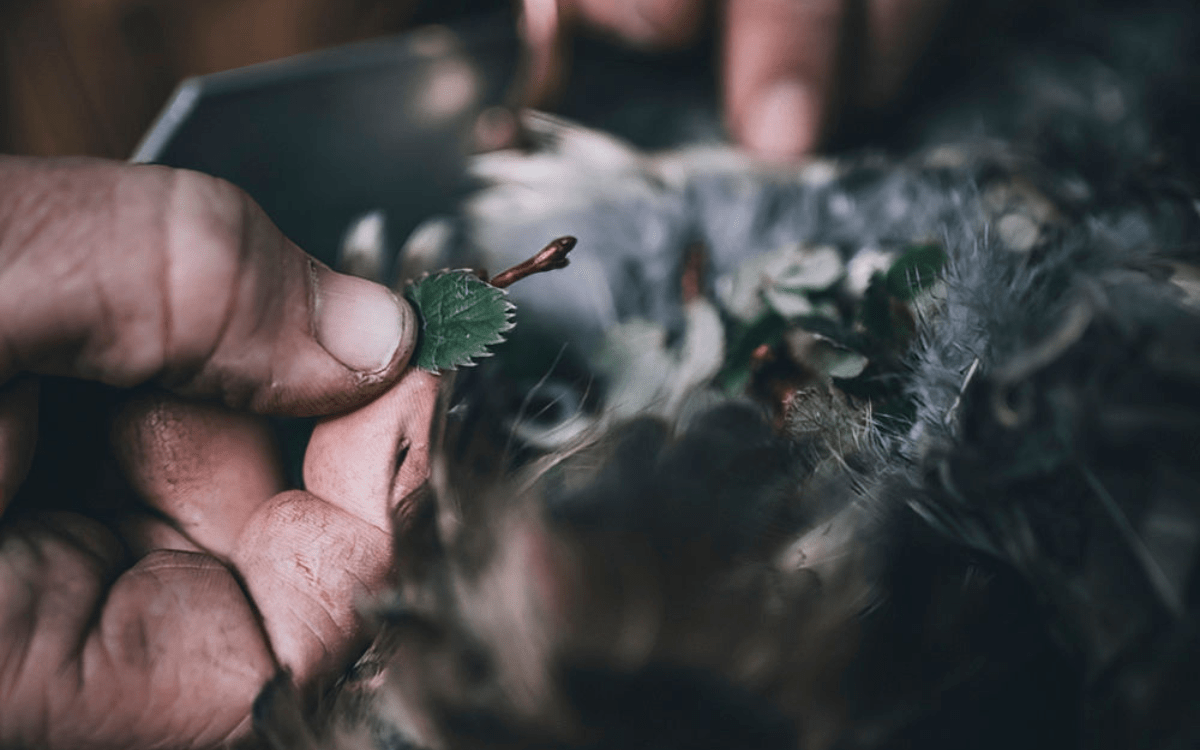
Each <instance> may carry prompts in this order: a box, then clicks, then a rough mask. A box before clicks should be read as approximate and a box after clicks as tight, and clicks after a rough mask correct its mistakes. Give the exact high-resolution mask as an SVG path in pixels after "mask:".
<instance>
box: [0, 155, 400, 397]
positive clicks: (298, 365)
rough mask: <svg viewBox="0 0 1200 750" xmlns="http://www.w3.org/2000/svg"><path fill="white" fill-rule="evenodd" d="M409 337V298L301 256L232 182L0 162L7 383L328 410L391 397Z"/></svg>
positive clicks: (80, 165) (125, 169)
mask: <svg viewBox="0 0 1200 750" xmlns="http://www.w3.org/2000/svg"><path fill="white" fill-rule="evenodd" d="M415 336H416V326H415V316H414V314H413V312H412V310H411V309H410V308H409V307H408V305H407V303H404V302H402V301H400V300H399V299H397V298H396V297H395V295H393V294H392V293H391V292H390V291H388V290H387V289H385V288H384V287H382V286H379V285H376V284H372V283H370V282H367V281H364V280H361V279H355V278H351V277H348V276H343V275H340V274H336V273H334V272H332V271H330V270H329V269H328V268H326V267H325V266H323V265H321V264H320V263H318V262H316V261H315V260H314V259H312V258H311V257H309V256H307V255H305V254H304V253H303V252H301V251H300V250H299V249H298V248H296V247H295V245H293V244H292V243H290V242H289V241H288V240H287V239H286V238H285V237H284V236H283V235H282V234H281V233H280V232H279V230H278V229H277V228H276V227H275V226H274V225H273V224H272V223H271V222H270V220H269V219H268V218H267V216H266V215H265V214H264V213H263V212H262V210H261V209H260V208H259V207H258V206H257V205H256V204H255V203H254V202H253V201H252V200H251V199H250V198H249V197H248V196H246V195H245V194H244V193H243V192H241V191H240V190H238V189H236V188H235V187H233V186H232V185H230V184H228V183H226V182H223V181H221V180H217V179H215V178H211V177H208V176H205V175H201V174H198V173H195V172H187V171H183V170H171V169H167V168H163V167H145V166H129V165H123V164H116V163H110V162H103V161H95V160H65V161H60V160H38V159H22V158H16V157H4V158H0V337H2V338H0V343H2V344H3V347H2V348H0V379H4V378H7V377H11V376H12V375H13V374H15V373H17V372H19V371H22V370H27V371H32V372H38V373H46V374H55V375H69V376H74V377H82V378H90V379H95V380H99V381H102V382H105V383H109V384H113V385H119V386H129V385H133V384H136V383H142V382H146V381H154V382H158V383H161V384H163V385H165V386H167V387H168V388H171V389H173V390H175V391H176V392H178V393H181V394H184V395H188V396H203V397H213V398H219V399H221V400H223V401H224V402H225V403H226V404H228V405H231V406H236V407H250V408H252V409H255V410H258V411H264V412H275V413H289V414H313V413H328V412H331V411H338V410H344V409H348V408H350V407H351V406H354V405H357V404H360V403H363V402H365V401H366V400H369V399H370V398H371V397H372V396H374V395H376V394H378V393H379V392H380V391H382V390H383V389H384V388H386V386H387V384H388V383H390V382H391V381H393V380H394V379H395V378H396V377H397V376H398V374H399V373H400V371H401V370H402V368H403V366H404V365H405V363H406V362H407V359H408V356H409V353H410V352H411V349H412V347H413V344H414V341H415Z"/></svg>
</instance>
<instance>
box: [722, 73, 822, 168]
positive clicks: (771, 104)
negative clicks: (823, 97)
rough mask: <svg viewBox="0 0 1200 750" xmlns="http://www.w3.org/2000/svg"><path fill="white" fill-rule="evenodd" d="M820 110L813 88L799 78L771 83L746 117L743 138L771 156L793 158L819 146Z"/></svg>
mask: <svg viewBox="0 0 1200 750" xmlns="http://www.w3.org/2000/svg"><path fill="white" fill-rule="evenodd" d="M819 117H820V111H819V107H818V106H817V101H816V98H815V96H814V94H813V90H812V88H811V87H809V86H808V85H806V84H805V83H804V82H802V81H799V80H782V81H775V82H773V83H769V84H767V85H766V86H764V87H763V88H762V90H761V91H760V92H759V94H758V95H757V96H756V97H754V99H753V100H752V101H751V103H750V107H749V109H748V111H747V112H746V115H745V117H744V119H743V123H744V125H743V127H742V133H741V135H742V141H743V142H744V143H745V144H746V146H747V147H749V148H750V149H751V150H753V151H756V152H758V153H759V154H760V155H762V156H765V157H767V158H771V159H794V158H796V157H798V156H801V155H802V154H804V153H805V152H807V151H809V150H810V149H812V148H813V146H815V145H816V137H817V132H818V125H819Z"/></svg>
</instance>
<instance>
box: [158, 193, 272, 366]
mask: <svg viewBox="0 0 1200 750" xmlns="http://www.w3.org/2000/svg"><path fill="white" fill-rule="evenodd" d="M251 220H252V217H251V212H250V199H249V197H248V196H246V194H245V193H243V192H242V191H241V190H240V189H238V188H237V187H235V186H233V185H232V184H230V183H228V182H225V181H224V180H220V179H217V178H215V177H210V176H208V175H203V174H200V173H197V172H188V171H177V172H175V173H174V174H173V177H172V188H171V191H170V199H169V203H168V209H167V218H166V227H167V231H166V240H165V243H164V260H163V267H162V278H161V284H162V287H163V289H162V295H163V299H164V306H165V308H166V315H165V321H164V342H165V343H164V359H165V362H164V364H165V372H164V373H163V378H164V380H165V381H166V384H167V385H172V386H177V387H178V386H186V385H188V384H190V383H193V382H194V381H195V380H196V378H197V377H199V376H201V375H202V374H203V373H204V371H205V368H206V366H207V365H208V363H209V360H210V359H211V358H212V356H213V355H214V353H215V352H216V350H217V349H218V347H219V346H220V345H221V342H222V339H223V338H224V337H225V336H226V334H227V332H228V330H229V327H230V321H231V319H232V318H233V317H234V316H235V315H236V314H237V311H238V307H239V301H240V296H241V292H242V290H243V288H244V283H243V279H244V277H245V275H246V273H247V271H248V268H247V266H248V257H247V250H248V247H247V246H248V244H249V243H248V242H247V236H248V234H249V229H250V227H249V224H250V222H251ZM222 385H223V384H219V383H217V384H214V386H215V387H217V388H220V387H222Z"/></svg>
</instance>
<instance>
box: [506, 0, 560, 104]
mask: <svg viewBox="0 0 1200 750" xmlns="http://www.w3.org/2000/svg"><path fill="white" fill-rule="evenodd" d="M559 10H560V9H559V2H558V0H522V2H521V17H520V24H519V28H520V33H521V40H522V43H523V50H522V52H523V55H524V57H523V60H522V66H523V70H522V78H523V85H524V90H522V91H521V92H520V93H519V94H518V101H519V103H520V105H521V106H525V107H546V106H548V105H549V104H550V103H551V102H552V101H553V100H554V98H555V97H556V96H557V95H558V94H559V91H560V89H561V88H562V83H563V81H564V80H566V76H567V68H568V67H569V60H568V55H567V40H566V36H565V35H566V31H565V29H564V28H563V26H564V24H563V21H562V16H561V14H560V12H559Z"/></svg>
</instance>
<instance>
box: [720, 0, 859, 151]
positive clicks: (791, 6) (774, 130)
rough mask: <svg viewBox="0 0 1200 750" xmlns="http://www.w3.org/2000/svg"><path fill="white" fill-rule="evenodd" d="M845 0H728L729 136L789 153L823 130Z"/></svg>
mask: <svg viewBox="0 0 1200 750" xmlns="http://www.w3.org/2000/svg"><path fill="white" fill-rule="evenodd" d="M845 18H846V2H845V0H807V1H806V2H803V3H798V2H789V1H787V0H729V2H728V3H727V5H726V8H725V61H724V68H725V75H724V89H725V106H726V112H727V117H728V120H729V126H730V131H731V133H732V135H733V136H734V137H735V138H736V139H737V140H738V141H739V142H740V143H742V144H743V145H744V146H746V147H747V148H749V149H750V150H752V151H754V152H756V153H758V154H759V155H760V156H763V157H766V158H769V159H780V160H790V159H795V158H797V157H799V156H802V155H803V154H805V153H807V152H809V151H811V150H812V149H814V148H815V147H816V146H817V145H818V143H819V141H820V139H821V136H822V135H823V134H824V131H825V129H826V120H827V119H828V117H829V114H830V110H831V103H832V102H833V100H834V93H835V90H836V84H837V81H838V78H839V75H840V72H841V71H840V57H839V55H840V51H841V49H842V36H843V32H844V28H843V27H844V25H845Z"/></svg>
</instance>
